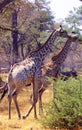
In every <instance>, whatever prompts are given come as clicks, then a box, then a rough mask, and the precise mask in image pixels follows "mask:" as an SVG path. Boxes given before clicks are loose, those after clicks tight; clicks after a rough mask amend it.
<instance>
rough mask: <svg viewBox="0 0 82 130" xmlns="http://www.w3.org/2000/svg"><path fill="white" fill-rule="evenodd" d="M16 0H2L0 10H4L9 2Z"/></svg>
mask: <svg viewBox="0 0 82 130" xmlns="http://www.w3.org/2000/svg"><path fill="white" fill-rule="evenodd" d="M13 1H14V0H4V1H2V2H0V10H2V9H3V8H4V7H5V6H6V5H8V4H9V3H11V2H13Z"/></svg>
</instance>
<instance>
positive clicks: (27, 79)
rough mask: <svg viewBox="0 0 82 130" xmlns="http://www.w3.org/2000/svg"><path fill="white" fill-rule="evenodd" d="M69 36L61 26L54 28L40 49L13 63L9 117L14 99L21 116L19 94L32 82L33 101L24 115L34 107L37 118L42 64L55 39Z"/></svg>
mask: <svg viewBox="0 0 82 130" xmlns="http://www.w3.org/2000/svg"><path fill="white" fill-rule="evenodd" d="M58 36H61V37H67V32H66V31H65V30H63V29H62V28H61V27H60V28H59V29H57V30H54V31H53V32H52V33H51V35H50V37H49V38H48V40H47V41H46V42H45V44H44V45H43V46H42V47H41V48H40V49H38V50H36V51H33V52H31V53H30V54H29V56H28V57H27V58H26V59H25V60H23V61H21V62H19V63H16V64H14V65H13V67H12V68H11V69H10V71H9V74H8V102H9V105H8V112H9V119H10V118H11V101H12V99H13V100H14V103H15V106H16V110H17V113H18V118H19V119H20V118H21V114H20V109H19V106H18V102H17V95H18V93H19V91H20V89H21V88H22V87H26V86H28V85H29V84H30V83H32V84H33V103H32V105H31V107H30V108H29V110H28V111H27V112H26V114H25V115H24V116H23V119H25V118H26V117H27V116H28V115H29V114H30V112H31V111H32V109H33V108H34V117H35V118H37V114H36V102H37V100H38V90H39V88H40V84H41V81H40V79H41V76H42V70H41V66H42V65H43V61H44V59H45V57H46V55H47V54H49V53H51V52H52V49H51V47H52V44H53V42H54V40H55V39H56V38H57V37H58Z"/></svg>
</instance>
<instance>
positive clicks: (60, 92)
mask: <svg viewBox="0 0 82 130" xmlns="http://www.w3.org/2000/svg"><path fill="white" fill-rule="evenodd" d="M81 78H82V77H78V78H77V79H73V78H70V79H69V80H67V81H62V80H58V81H57V82H54V81H52V82H53V84H54V85H53V93H54V98H53V100H52V101H50V102H49V103H48V104H46V105H45V112H44V115H43V116H42V118H41V123H42V124H43V125H44V126H49V127H51V128H56V127H58V128H72V127H73V126H75V125H76V124H77V125H80V126H81V125H82V79H81ZM47 106H48V107H47Z"/></svg>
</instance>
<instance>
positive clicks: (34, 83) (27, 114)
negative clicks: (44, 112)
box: [23, 78, 38, 119]
mask: <svg viewBox="0 0 82 130" xmlns="http://www.w3.org/2000/svg"><path fill="white" fill-rule="evenodd" d="M37 100H38V79H37V78H35V80H34V81H33V103H32V106H31V107H30V109H29V110H28V112H27V113H26V114H25V115H24V116H23V119H25V118H26V117H27V116H29V114H30V112H31V111H32V109H33V108H34V118H37V114H36V103H37Z"/></svg>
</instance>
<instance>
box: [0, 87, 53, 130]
mask: <svg viewBox="0 0 82 130" xmlns="http://www.w3.org/2000/svg"><path fill="white" fill-rule="evenodd" d="M30 94H31V90H26V89H23V90H22V91H21V92H20V94H19V96H18V103H19V107H20V110H21V115H23V114H25V113H26V111H27V110H28V109H29V107H30V102H29V97H30ZM49 94H50V92H49V90H47V91H46V92H45V93H44V94H43V99H45V101H47V100H48V99H49ZM50 97H51V96H50ZM47 98H48V99H47ZM0 113H1V114H0V130H49V129H45V128H43V127H42V126H41V124H40V122H39V119H40V116H39V115H38V119H37V120H36V119H34V116H33V115H34V113H33V111H32V112H31V114H30V115H29V117H27V118H26V119H25V120H23V119H20V120H19V119H18V117H17V112H16V109H15V106H14V103H13V102H12V113H11V119H10V120H8V100H7V95H6V96H5V97H4V99H3V101H2V102H1V105H0ZM37 113H38V103H37ZM31 128H32V129H31Z"/></svg>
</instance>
